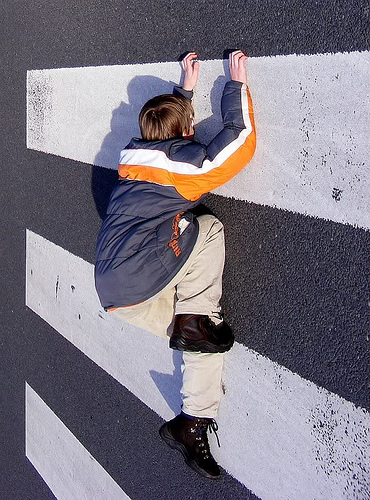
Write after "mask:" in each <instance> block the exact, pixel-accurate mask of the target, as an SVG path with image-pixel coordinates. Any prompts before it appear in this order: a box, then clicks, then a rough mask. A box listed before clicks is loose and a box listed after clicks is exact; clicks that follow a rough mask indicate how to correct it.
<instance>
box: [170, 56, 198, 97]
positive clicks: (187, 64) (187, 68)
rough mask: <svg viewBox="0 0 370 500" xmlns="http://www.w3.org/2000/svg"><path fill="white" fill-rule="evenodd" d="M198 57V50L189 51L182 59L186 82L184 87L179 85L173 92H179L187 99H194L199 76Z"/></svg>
mask: <svg viewBox="0 0 370 500" xmlns="http://www.w3.org/2000/svg"><path fill="white" fill-rule="evenodd" d="M197 57H198V55H197V53H196V52H189V53H188V54H186V56H185V57H184V59H183V60H182V61H181V67H182V69H183V72H184V82H183V84H182V87H181V86H180V85H179V86H176V87H175V88H174V90H173V93H174V94H175V95H176V94H178V95H182V96H183V97H185V98H186V99H189V100H190V99H192V97H193V89H194V87H195V85H196V83H197V81H198V76H199V61H198V59H197Z"/></svg>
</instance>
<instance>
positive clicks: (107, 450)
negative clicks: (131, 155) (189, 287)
mask: <svg viewBox="0 0 370 500" xmlns="http://www.w3.org/2000/svg"><path fill="white" fill-rule="evenodd" d="M0 19H1V20H2V21H1V30H0V39H1V51H0V60H1V71H0V89H1V92H0V99H1V113H0V121H1V144H0V147H1V168H0V175H1V179H0V185H1V191H0V207H1V211H0V214H1V215H0V216H1V260H2V266H1V268H2V289H1V290H2V291H1V294H2V307H1V309H0V314H1V330H0V342H1V344H0V346H1V358H2V359H1V368H0V373H1V380H0V391H1V392H0V402H1V403H0V418H1V427H0V429H1V431H0V432H1V434H3V436H1V442H2V443H3V447H2V453H1V454H0V461H1V462H0V463H1V465H0V467H1V475H0V477H1V479H0V498H4V499H7V500H10V499H19V498H22V499H23V498H24V499H25V498H27V499H38V500H41V499H46V498H54V497H53V495H52V494H51V493H50V491H49V489H48V487H47V486H46V485H45V484H44V482H43V481H42V479H41V478H40V476H39V475H38V474H37V473H36V471H35V470H34V468H33V467H32V466H31V464H30V463H29V462H28V461H27V459H26V458H25V455H24V383H25V380H27V381H28V382H29V383H30V385H31V386H32V387H33V388H34V389H35V390H36V391H37V393H38V394H39V395H40V396H41V397H42V398H43V399H44V400H45V402H46V403H47V404H48V405H49V406H50V407H51V408H52V409H53V410H54V411H55V413H56V414H57V415H58V417H59V418H61V419H62V421H63V422H64V423H65V424H66V425H67V426H68V428H69V429H70V430H71V431H72V432H73V433H74V434H75V436H76V437H77V438H78V439H79V440H80V441H81V442H82V444H83V445H84V446H85V447H86V448H87V449H88V450H89V451H90V452H91V453H92V455H93V456H95V458H96V459H97V460H98V461H99V462H100V464H101V465H102V466H103V467H104V468H105V469H106V470H107V471H108V472H109V474H111V476H112V477H113V478H114V479H115V480H116V481H117V483H118V484H119V485H120V486H121V487H122V488H123V489H124V491H126V493H127V494H128V495H130V496H131V497H132V498H133V499H135V498H148V499H150V498H159V499H167V498H168V499H171V498H179V499H181V498H184V499H190V498H204V499H208V498H214V499H217V498H230V499H231V498H233V499H238V498H240V499H242V498H243V499H246V498H255V497H253V496H252V495H250V494H249V493H248V491H247V490H246V488H245V487H244V486H242V485H240V483H238V482H237V481H236V480H235V479H233V478H231V477H230V476H227V475H226V476H225V477H224V479H223V480H222V482H218V483H217V485H215V484H213V482H209V481H206V480H202V479H201V478H198V477H197V476H195V475H194V474H193V472H192V471H191V470H187V468H185V467H184V466H183V462H182V459H181V457H176V456H174V454H173V453H172V452H171V451H170V450H167V449H166V448H164V447H163V444H162V443H161V442H160V440H159V439H157V436H156V432H153V429H154V430H156V429H157V428H159V426H160V425H161V423H162V420H161V419H160V418H159V417H157V416H155V415H154V413H153V412H152V411H151V410H149V409H148V408H146V407H145V405H143V404H142V403H140V401H138V400H137V399H136V398H135V397H134V396H132V395H131V394H130V393H129V392H128V391H127V390H125V389H124V388H123V387H122V386H121V385H120V384H118V383H117V382H116V381H114V380H113V379H112V378H111V377H109V376H108V375H107V374H106V373H105V372H103V371H102V370H100V369H98V368H97V367H96V366H95V365H94V363H93V362H91V361H90V360H89V359H88V358H86V357H85V356H84V355H82V354H81V353H80V352H78V351H77V350H76V349H75V348H73V346H71V345H70V344H68V343H67V342H66V341H65V340H64V339H63V338H62V337H60V336H58V335H56V333H55V331H54V330H53V329H52V328H50V327H49V326H48V325H47V324H46V323H44V322H43V321H42V320H41V319H40V318H38V317H37V316H36V315H35V314H34V313H32V312H31V311H29V310H28V309H27V308H26V307H25V305H24V276H25V267H24V266H25V250H24V249H25V228H26V227H27V228H29V229H31V230H33V231H35V232H37V233H38V234H40V235H42V236H44V237H46V238H47V239H49V240H51V241H53V242H55V243H56V244H58V245H61V246H63V247H64V248H66V249H67V250H69V251H71V252H73V253H74V254H76V255H78V256H80V257H82V258H84V259H86V260H88V261H90V262H93V256H94V245H95V239H96V234H97V232H98V229H99V226H100V222H101V219H100V217H99V213H98V211H97V210H96V207H95V203H97V204H98V208H99V210H102V207H103V206H104V203H105V200H106V197H107V195H108V194H109V189H110V186H111V185H112V183H113V181H114V177H115V173H114V172H111V171H106V170H104V169H100V168H98V167H92V166H88V165H83V164H79V163H77V162H73V161H71V160H67V159H64V158H59V157H55V156H51V155H46V154H43V153H38V152H36V151H28V150H27V149H26V147H25V88H26V70H27V69H40V68H52V67H71V66H88V65H102V64H127V63H139V62H152V61H172V60H176V59H177V58H178V57H179V55H180V54H181V53H183V52H184V51H185V50H193V49H196V50H198V52H199V56H200V58H203V59H210V58H220V57H221V56H222V53H223V51H224V50H225V49H227V48H234V47H236V48H241V49H243V50H245V51H246V52H247V53H248V54H249V55H250V56H262V55H266V56H267V55H276V54H291V53H299V54H310V53H311V54H312V53H323V52H337V51H353V50H368V49H369V40H368V33H369V31H368V26H369V7H368V5H367V2H365V1H358V2H355V1H353V2H342V1H340V2H339V1H334V2H333V1H322V2H320V3H317V4H315V3H314V2H301V3H298V2H296V1H293V0H291V1H278V2H270V1H267V0H264V1H261V2H258V3H256V2H249V1H230V2H219V5H217V6H216V4H215V3H214V2H206V1H203V0H202V1H198V2H184V1H177V2H171V1H170V2H165V1H163V0H161V1H149V2H143V3H138V2H123V1H120V2H119V1H114V0H111V1H109V2H106V1H103V0H101V1H96V0H94V1H87V0H79V1H69V2H57V1H56V0H54V1H53V0H52V1H46V0H43V1H41V0H33V1H30V2H26V1H24V0H22V1H17V2H14V1H10V0H9V1H4V2H2V3H1V6H0ZM278 83H279V82H277V84H278ZM97 181H99V182H97ZM102 182H104V186H105V187H104V188H97V184H98V185H100V186H101V184H102ZM92 188H93V189H92ZM206 205H207V206H208V207H209V208H210V209H212V210H213V211H214V213H215V214H216V215H218V216H219V217H220V218H221V220H222V221H223V223H224V224H225V226H226V229H227V259H228V260H227V267H226V269H225V284H224V308H225V313H226V316H227V317H228V318H229V320H230V323H231V324H232V326H233V327H234V329H235V334H236V337H237V340H238V341H239V342H242V343H244V344H245V345H247V346H248V347H250V348H252V349H255V350H256V351H257V352H259V353H261V354H263V355H266V356H268V357H269V358H270V359H273V360H275V361H277V362H278V363H280V364H282V365H284V366H286V367H287V368H289V369H291V370H292V371H294V372H297V373H298V374H300V375H301V376H303V377H305V378H307V379H309V380H311V381H313V382H315V383H316V384H318V385H320V386H323V387H325V388H327V389H328V390H330V391H333V392H335V393H337V394H339V395H341V396H343V397H344V398H346V399H347V400H349V401H352V402H354V403H355V404H356V405H359V406H362V407H364V408H367V409H370V401H369V377H368V375H369V368H368V362H367V359H368V352H369V349H368V345H369V340H368V337H367V335H368V324H369V301H370V294H369V275H370V273H369V250H368V249H369V240H370V233H369V232H368V231H363V230H358V229H355V228H353V227H351V226H344V225H341V224H335V223H332V222H326V221H322V220H316V219H314V218H308V217H304V216H302V215H295V214H292V213H289V212H282V211H278V210H275V209H273V208H269V207H262V206H257V205H253V204H249V203H243V202H238V201H233V200H225V199H224V198H220V197H218V196H215V195H210V196H209V197H208V198H207V200H206ZM246 326H247V328H246ZM123 451H124V453H123ZM246 459H247V458H246ZM168 478H171V482H169V480H168ZM199 492H201V495H202V496H201V497H200V496H199Z"/></svg>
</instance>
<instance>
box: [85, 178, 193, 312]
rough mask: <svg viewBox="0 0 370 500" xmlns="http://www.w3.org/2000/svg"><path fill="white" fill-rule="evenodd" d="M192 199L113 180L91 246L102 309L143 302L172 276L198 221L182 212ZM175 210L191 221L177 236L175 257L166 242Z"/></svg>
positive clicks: (189, 245) (150, 186)
mask: <svg viewBox="0 0 370 500" xmlns="http://www.w3.org/2000/svg"><path fill="white" fill-rule="evenodd" d="M196 204H197V203H194V202H190V201H188V200H186V199H185V198H183V197H181V196H180V195H179V194H178V193H177V191H176V189H175V188H173V187H169V186H159V185H157V184H153V183H150V182H137V181H131V180H126V179H123V180H120V181H119V182H118V185H117V186H116V188H115V189H114V190H113V193H112V196H111V199H110V202H109V205H108V211H107V217H106V219H105V220H104V222H103V224H102V227H101V230H100V233H99V237H98V242H97V248H96V265H95V284H96V289H97V291H98V295H99V297H100V301H101V303H102V305H103V307H104V308H105V309H109V308H110V307H120V306H129V305H133V304H138V303H140V302H143V301H145V300H147V299H149V298H150V297H152V296H153V295H155V294H156V293H157V292H159V291H160V290H162V289H163V288H164V287H165V286H166V285H167V284H168V283H169V282H170V281H171V279H172V278H173V276H175V274H176V273H177V272H178V271H179V270H180V269H181V267H182V266H183V264H184V262H185V260H186V259H187V258H188V257H189V255H190V253H191V251H192V249H193V247H194V244H195V241H196V239H197V236H198V223H197V221H196V219H194V217H193V214H192V213H190V212H188V211H187V210H188V209H190V208H192V207H194V206H195V205H196ZM179 212H185V213H184V214H183V216H182V217H183V218H186V219H187V220H189V222H191V223H190V224H189V226H188V227H187V228H186V229H185V231H184V232H183V233H182V234H181V235H180V236H179V238H178V245H179V247H180V249H181V255H180V256H179V257H177V256H176V255H175V253H174V251H173V249H172V248H170V247H169V246H168V243H169V242H170V240H171V236H172V233H173V229H172V225H173V219H174V217H175V216H176V215H177V214H178V213H179Z"/></svg>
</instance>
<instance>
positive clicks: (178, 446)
mask: <svg viewBox="0 0 370 500" xmlns="http://www.w3.org/2000/svg"><path fill="white" fill-rule="evenodd" d="M159 435H160V436H161V438H162V439H163V441H164V442H165V443H166V444H168V446H169V447H170V448H172V449H173V450H177V451H179V452H180V453H181V454H182V455H183V457H184V458H185V462H186V463H187V464H188V466H189V467H191V468H192V469H193V470H195V471H196V472H198V474H200V475H201V476H203V477H207V478H208V479H220V478H221V474H220V475H219V476H212V475H211V474H209V473H208V472H206V471H205V470H204V469H201V468H200V467H199V465H198V464H197V463H196V462H195V461H194V460H192V459H191V458H190V456H189V453H188V452H187V450H186V448H185V446H184V445H183V444H182V443H180V442H179V441H176V439H174V438H173V437H172V434H171V433H170V432H169V430H168V428H167V424H163V425H162V427H161V428H160V429H159Z"/></svg>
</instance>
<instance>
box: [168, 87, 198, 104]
mask: <svg viewBox="0 0 370 500" xmlns="http://www.w3.org/2000/svg"><path fill="white" fill-rule="evenodd" d="M173 94H174V95H181V96H182V97H185V99H187V100H188V101H191V100H192V98H193V91H192V90H184V89H183V88H182V87H180V86H179V85H176V86H175V87H174V88H173Z"/></svg>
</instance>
